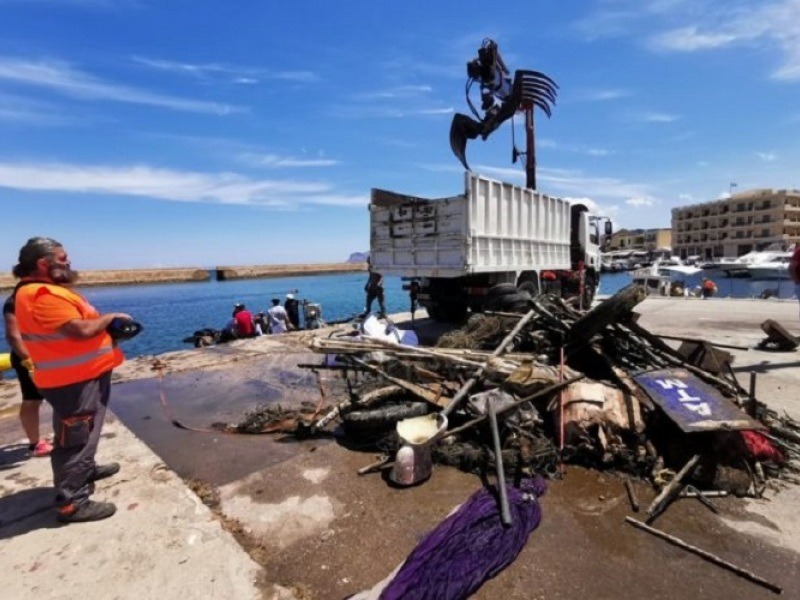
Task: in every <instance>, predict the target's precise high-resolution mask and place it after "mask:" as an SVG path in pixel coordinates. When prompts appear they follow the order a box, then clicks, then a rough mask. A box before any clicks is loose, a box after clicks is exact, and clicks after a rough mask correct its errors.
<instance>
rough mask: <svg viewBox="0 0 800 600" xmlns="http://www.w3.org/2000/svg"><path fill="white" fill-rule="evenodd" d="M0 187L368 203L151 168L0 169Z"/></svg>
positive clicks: (235, 200) (289, 183)
mask: <svg viewBox="0 0 800 600" xmlns="http://www.w3.org/2000/svg"><path fill="white" fill-rule="evenodd" d="M0 187H5V188H10V189H15V190H21V191H37V192H62V193H83V194H113V195H122V196H139V197H144V198H150V199H155V200H170V201H176V202H210V203H222V204H242V205H251V206H266V207H292V206H296V205H301V204H323V205H331V206H333V205H335V206H364V205H366V204H367V203H368V197H367V196H358V195H346V194H341V193H339V192H336V191H335V190H333V189H331V186H330V185H328V184H326V183H320V182H312V181H293V180H275V179H251V178H248V177H245V176H242V175H239V174H237V173H198V172H193V171H175V170H170V169H158V168H154V167H150V166H126V167H106V166H86V165H70V164H63V163H0Z"/></svg>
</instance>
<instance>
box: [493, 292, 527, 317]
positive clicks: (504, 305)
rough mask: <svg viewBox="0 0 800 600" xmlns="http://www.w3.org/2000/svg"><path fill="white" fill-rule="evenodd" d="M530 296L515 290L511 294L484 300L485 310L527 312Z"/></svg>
mask: <svg viewBox="0 0 800 600" xmlns="http://www.w3.org/2000/svg"><path fill="white" fill-rule="evenodd" d="M530 301H531V295H530V294H529V293H528V292H525V291H521V290H517V291H516V292H515V293H513V294H505V295H503V296H495V297H493V298H489V299H487V300H486V310H492V311H497V312H520V311H527V309H528V306H529V303H530Z"/></svg>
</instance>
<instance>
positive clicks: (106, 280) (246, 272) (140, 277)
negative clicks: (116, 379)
mask: <svg viewBox="0 0 800 600" xmlns="http://www.w3.org/2000/svg"><path fill="white" fill-rule="evenodd" d="M366 269H367V264H366V263H355V264H352V263H332V264H331V263H328V264H318V265H251V266H243V267H216V268H214V269H211V270H209V269H201V268H199V267H187V268H178V269H119V270H98V271H81V272H80V274H81V278H80V285H81V286H82V287H83V286H107V285H137V284H146V283H181V282H193V281H209V280H210V279H211V277H212V272H213V276H214V277H215V278H216V279H217V280H218V281H227V280H233V279H256V278H259V277H290V276H295V275H320V274H325V273H331V274H333V273H352V272H358V271H366ZM16 283H17V280H16V279H15V278H14V277H13V276H12V275H11V274H10V273H0V290H10V289H12V288H13V287H14V286H15V285H16Z"/></svg>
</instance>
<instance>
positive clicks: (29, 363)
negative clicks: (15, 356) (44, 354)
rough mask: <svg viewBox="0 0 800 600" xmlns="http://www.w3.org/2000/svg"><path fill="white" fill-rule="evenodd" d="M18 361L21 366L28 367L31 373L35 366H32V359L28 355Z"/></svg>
mask: <svg viewBox="0 0 800 600" xmlns="http://www.w3.org/2000/svg"><path fill="white" fill-rule="evenodd" d="M20 362H21V364H22V366H23V367H25V368H26V369H28V372H29V373H33V370H34V368H35V366H34V364H33V361H32V360H31V358H30V357H28V358H26V359H24V360H22V361H20Z"/></svg>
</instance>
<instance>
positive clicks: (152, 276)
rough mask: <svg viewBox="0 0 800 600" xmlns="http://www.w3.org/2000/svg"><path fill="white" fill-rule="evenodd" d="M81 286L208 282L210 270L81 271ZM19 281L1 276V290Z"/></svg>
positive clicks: (5, 275) (4, 275)
mask: <svg viewBox="0 0 800 600" xmlns="http://www.w3.org/2000/svg"><path fill="white" fill-rule="evenodd" d="M80 275H81V277H80V285H81V286H82V287H83V286H100V285H135V284H142V283H177V282H186V281H208V280H209V279H211V274H210V273H209V271H208V269H201V268H199V267H189V268H180V269H119V270H98V271H80ZM16 283H17V280H16V279H15V278H14V277H13V276H12V275H11V274H10V273H3V274H0V290H7V289H11V288H13V287H14V286H15V285H16Z"/></svg>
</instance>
